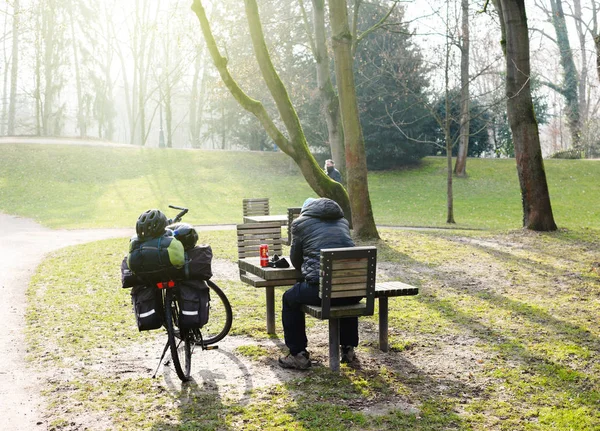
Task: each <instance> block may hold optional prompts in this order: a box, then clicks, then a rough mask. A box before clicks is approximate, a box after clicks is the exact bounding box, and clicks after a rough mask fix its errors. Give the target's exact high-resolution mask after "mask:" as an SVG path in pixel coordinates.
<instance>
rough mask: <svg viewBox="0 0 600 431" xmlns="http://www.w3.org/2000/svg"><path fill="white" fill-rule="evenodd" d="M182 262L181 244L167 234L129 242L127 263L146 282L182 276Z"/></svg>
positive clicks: (183, 257) (182, 251) (150, 282)
mask: <svg viewBox="0 0 600 431" xmlns="http://www.w3.org/2000/svg"><path fill="white" fill-rule="evenodd" d="M184 264H185V256H184V250H183V245H182V244H181V242H179V241H178V240H177V239H175V238H174V237H173V236H170V235H169V234H166V235H163V236H161V237H158V238H151V239H149V240H146V241H140V240H139V239H137V238H135V237H134V238H133V239H132V240H131V242H130V244H129V255H128V258H127V265H128V267H129V268H130V269H131V271H132V272H133V273H134V274H135V275H137V276H138V277H140V278H142V279H143V280H144V281H145V282H146V283H147V284H153V283H156V282H161V281H167V280H177V279H180V278H184V277H185V274H184Z"/></svg>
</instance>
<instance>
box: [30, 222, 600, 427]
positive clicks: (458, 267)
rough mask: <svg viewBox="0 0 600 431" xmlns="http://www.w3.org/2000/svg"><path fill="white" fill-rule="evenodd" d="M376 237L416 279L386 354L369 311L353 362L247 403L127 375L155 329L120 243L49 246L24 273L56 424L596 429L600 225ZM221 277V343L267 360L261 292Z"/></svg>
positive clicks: (219, 238)
mask: <svg viewBox="0 0 600 431" xmlns="http://www.w3.org/2000/svg"><path fill="white" fill-rule="evenodd" d="M204 234H206V237H205V238H204V239H205V240H206V241H207V242H210V243H211V245H212V246H213V249H214V250H215V255H216V256H229V255H230V254H231V251H232V250H234V249H235V232H234V231H217V232H203V235H204ZM382 237H383V239H382V240H381V241H380V242H379V243H378V244H377V246H378V249H379V250H380V253H379V257H378V265H381V266H387V267H388V268H389V267H390V265H391V266H393V267H396V268H397V269H398V270H399V273H401V274H403V276H402V279H404V280H405V281H408V282H411V283H413V284H417V285H419V286H421V291H420V294H419V295H418V296H417V297H408V298H395V299H392V300H391V301H390V345H391V351H390V352H389V353H387V354H382V353H381V352H378V350H377V339H376V333H375V332H373V331H372V330H371V331H370V330H369V328H375V327H376V324H377V316H376V315H375V316H373V317H368V318H362V319H361V326H360V327H361V343H360V346H359V349H358V355H359V358H360V360H361V362H360V364H361V365H360V366H359V367H348V366H346V365H342V369H341V373H340V374H339V375H338V374H335V373H332V372H330V371H329V369H328V368H327V367H326V366H325V367H316V368H314V369H312V370H311V371H309V372H306V373H298V374H297V376H296V377H294V378H292V379H291V380H287V381H286V380H284V381H282V382H281V383H279V384H273V385H270V386H267V387H261V388H255V389H251V390H249V391H248V393H247V394H246V395H247V397H246V398H245V399H243V400H239V399H236V398H235V397H227V396H226V395H223V394H221V395H219V394H218V393H216V392H215V390H214V389H215V388H214V387H211V386H210V385H209V386H208V388H207V387H205V383H202V379H203V378H206V376H205V375H203V374H201V375H198V376H195V378H196V379H197V380H198V381H197V382H192V383H190V384H187V385H185V386H183V388H182V389H175V388H173V387H172V386H173V385H172V384H171V383H169V381H168V379H163V378H162V371H161V372H159V378H157V379H154V380H153V379H151V378H150V375H151V373H152V369H146V370H144V369H142V370H140V371H138V372H137V373H132V372H131V369H132V368H136V367H134V366H133V365H130V366H129V368H125V371H127V370H129V371H128V372H124V371H123V365H122V362H123V352H124V351H127V350H128V346H132V345H134V344H139V343H141V344H144V343H149V344H150V345H154V346H155V350H156V351H155V352H150V353H153V354H154V355H156V354H158V351H159V350H160V347H161V344H160V343H158V344H157V343H154V344H152V340H153V339H154V338H153V337H156V336H157V334H158V336H162V338H164V333H163V332H162V331H154V332H153V333H150V334H149V333H142V334H140V333H138V331H137V328H136V326H135V319H134V316H133V314H132V311H131V305H130V299H129V290H128V289H121V288H120V287H119V283H120V280H119V274H118V267H119V262H120V259H121V258H122V256H123V253H124V251H125V247H126V239H117V240H107V241H100V242H96V243H92V244H86V245H81V246H76V247H69V248H65V249H63V250H60V251H58V252H56V253H53V254H52V255H51V256H50V257H49V258H48V259H47V260H46V261H44V262H43V264H42V265H41V266H40V267H39V269H38V271H37V273H36V274H35V276H34V277H33V280H32V283H31V285H30V287H29V290H28V298H29V303H30V307H29V309H28V313H27V321H28V329H27V334H28V340H29V341H30V347H29V356H30V358H31V359H32V361H33V364H34V366H36V367H40V368H42V369H46V370H47V369H50V368H51V369H54V370H57V375H58V376H57V377H55V378H53V379H52V380H51V381H49V382H46V384H45V385H44V386H43V388H44V390H45V393H46V394H47V399H48V402H49V409H50V412H51V414H50V416H49V417H50V419H51V420H52V423H51V425H52V426H53V427H54V429H56V430H60V429H72V428H70V426H73V425H76V424H78V423H80V421H81V420H82V419H81V418H83V417H89V416H93V415H102V416H103V417H105V418H106V420H108V421H110V423H111V424H112V426H110V427H109V429H115V430H126V431H129V430H131V431H133V430H135V431H137V430H156V431H157V430H232V431H233V430H241V429H243V430H257V431H258V430H261V431H262V430H278V431H287V430H307V431H308V430H309V431H334V430H340V431H341V430H345V431H359V430H380V431H395V430H399V429H416V430H430V431H438V430H481V431H484V430H485V431H489V430H492V431H504V430H505V431H509V430H510V431H513V430H523V431H530V430H544V431H557V430H564V431H568V430H577V431H592V430H597V429H600V409H599V408H598V407H599V404H600V329H599V326H598V315H599V313H600V301H599V299H598V298H599V297H600V277H599V276H598V270H599V268H598V267H599V266H600V263H598V257H597V256H598V252H597V250H598V247H599V246H600V235H599V234H598V232H597V231H590V230H578V231H565V230H562V231H559V232H555V233H551V234H538V233H532V232H523V231H521V230H516V231H511V232H504V233H502V232H489V231H488V232H481V231H449V230H436V231H400V230H385V229H384V230H382ZM90 256H94V258H93V259H90ZM229 258H230V259H232V260H234V259H235V257H234V256H230V257H229ZM219 285H221V287H222V288H223V289H224V291H225V292H226V294H227V295H228V296H229V298H230V300H231V302H232V306H233V309H234V325H233V329H232V332H231V334H230V337H235V336H239V335H245V336H248V337H251V339H252V340H254V341H250V342H248V343H247V344H245V345H242V346H240V347H239V348H238V349H237V351H236V352H234V353H235V355H238V356H245V357H246V358H248V360H250V361H255V362H256V364H257V366H259V367H268V366H275V367H276V365H274V364H273V363H272V362H269V360H271V361H272V358H274V357H276V356H277V355H278V354H280V351H278V350H277V349H274V348H269V347H267V348H265V347H261V346H264V345H267V346H268V345H269V343H268V341H269V339H270V338H269V336H268V335H267V334H266V332H265V322H264V307H265V304H264V296H263V293H262V290H260V289H255V288H252V287H248V286H245V285H243V284H242V283H241V282H239V281H235V280H233V281H227V282H225V281H222V282H219ZM281 293H282V290H281V289H277V301H276V304H277V310H280V308H279V304H280V295H281ZM279 314H280V313H279V311H278V312H277V319H278V321H277V328H279V331H280V328H281V322H280V320H279ZM315 322H316V320H314V319H309V320H308V323H309V325H310V327H311V328H312V329H311V330H312V331H313V332H312V333H311V334H312V335H309V343H310V346H309V348H310V347H311V346H312V347H314V342H315V338H316V335H315V332H314V331H320V333H321V334H323V335H322V338H323V339H326V335H324V334H326V331H327V330H326V326H324V325H323V324H321V323H315ZM279 335H280V336H281V334H279ZM261 343H262V344H261ZM323 349H325V347H323ZM312 351H313V353H314V350H312ZM321 354H322V355H324V354H325V355H326V353H325V352H322V353H321ZM151 357H154V356H151ZM325 357H326V356H325ZM143 359H145V358H144V357H139V358H135V357H133V358H132V357H130V358H129V360H130V361H136V360H138V361H141V360H143ZM195 361H199V363H200V364H202V361H203V352H198V354H197V355H196V356H195ZM113 363H114V364H115V367H114V370H113V368H112V367H111V364H113ZM117 364H121V365H120V366H117ZM125 366H127V364H125ZM138 368H139V367H138ZM201 368H202V366H201ZM61 376H62V377H61ZM226 393H227V392H225V394H226ZM406 405H408V406H411V408H412V410H411V409H407V408H406V407H405V406H406ZM403 406H404V407H403ZM382 407H383V409H382V411H378V409H379V408H382ZM106 420H105V421H104V422H103V423H106ZM84 423H85V421H84Z"/></svg>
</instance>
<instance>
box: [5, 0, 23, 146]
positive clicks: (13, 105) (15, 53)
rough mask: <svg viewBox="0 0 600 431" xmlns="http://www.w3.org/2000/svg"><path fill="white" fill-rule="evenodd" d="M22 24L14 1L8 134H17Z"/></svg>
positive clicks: (19, 11) (19, 12)
mask: <svg viewBox="0 0 600 431" xmlns="http://www.w3.org/2000/svg"><path fill="white" fill-rule="evenodd" d="M20 22H21V6H20V3H19V0H13V39H12V65H11V69H10V102H9V104H8V125H7V130H6V133H7V134H8V135H14V134H15V120H16V113H17V80H18V76H19V34H20V32H21V28H20Z"/></svg>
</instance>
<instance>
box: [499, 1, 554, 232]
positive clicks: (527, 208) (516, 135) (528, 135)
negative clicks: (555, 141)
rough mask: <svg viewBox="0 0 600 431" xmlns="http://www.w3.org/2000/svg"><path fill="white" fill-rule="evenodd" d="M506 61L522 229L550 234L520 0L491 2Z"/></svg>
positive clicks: (549, 210) (551, 227)
mask: <svg viewBox="0 0 600 431" xmlns="http://www.w3.org/2000/svg"><path fill="white" fill-rule="evenodd" d="M494 4H495V5H496V9H497V10H498V14H499V15H500V24H501V28H502V35H503V40H502V43H503V48H504V54H505V58H506V96H507V114H508V122H509V124H510V129H511V131H512V135H513V142H514V145H515V157H516V161H517V172H518V175H519V183H520V186H521V199H522V203H523V226H524V227H525V228H527V229H531V230H536V231H554V230H556V224H555V222H554V217H553V215H552V206H551V205H550V195H549V193H548V184H547V182H546V173H545V171H544V162H543V160H542V150H541V147H540V139H539V133H538V125H537V121H536V119H535V113H534V110H533V101H532V99H531V88H530V64H529V34H528V30H527V15H526V12H525V3H524V0H494Z"/></svg>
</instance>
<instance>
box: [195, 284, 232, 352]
mask: <svg viewBox="0 0 600 431" xmlns="http://www.w3.org/2000/svg"><path fill="white" fill-rule="evenodd" d="M206 283H207V284H208V286H209V287H210V289H211V290H212V291H213V292H214V293H216V294H217V295H216V296H217V297H218V300H217V298H214V295H212V296H211V300H210V309H209V316H208V322H207V323H206V325H204V326H203V327H202V328H201V329H200V331H201V333H202V343H203V344H204V345H209V344H214V343H216V342H218V341H221V340H222V339H223V338H225V336H226V335H227V334H228V333H229V331H230V330H231V324H232V323H233V311H232V310H231V304H230V303H229V299H228V298H227V296H226V295H225V292H223V290H222V289H221V288H220V287H219V286H217V285H216V284H215V283H214V282H212V281H210V280H207V281H206Z"/></svg>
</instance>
